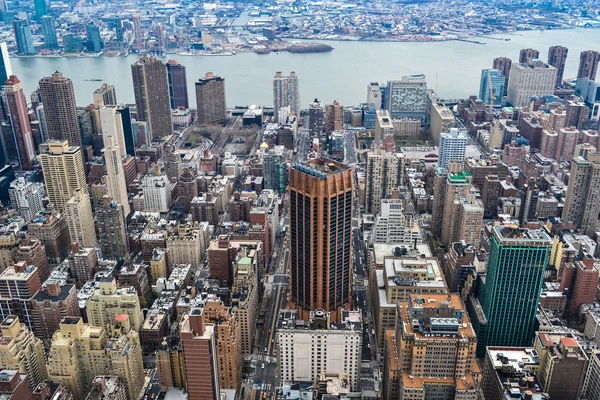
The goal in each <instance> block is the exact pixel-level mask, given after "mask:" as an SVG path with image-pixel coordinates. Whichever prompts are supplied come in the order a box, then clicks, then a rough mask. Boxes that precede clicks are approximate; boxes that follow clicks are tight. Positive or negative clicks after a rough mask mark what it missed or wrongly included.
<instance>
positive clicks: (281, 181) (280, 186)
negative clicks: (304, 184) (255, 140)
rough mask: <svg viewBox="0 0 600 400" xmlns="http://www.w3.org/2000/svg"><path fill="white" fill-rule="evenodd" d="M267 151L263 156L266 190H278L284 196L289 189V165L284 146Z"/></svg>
mask: <svg viewBox="0 0 600 400" xmlns="http://www.w3.org/2000/svg"><path fill="white" fill-rule="evenodd" d="M276 147H278V148H274V149H267V150H266V151H265V154H264V155H263V178H264V185H265V189H273V190H276V191H277V193H279V194H283V193H285V191H286V189H287V183H288V182H287V172H288V171H287V169H288V168H287V164H286V162H285V150H284V149H282V146H276Z"/></svg>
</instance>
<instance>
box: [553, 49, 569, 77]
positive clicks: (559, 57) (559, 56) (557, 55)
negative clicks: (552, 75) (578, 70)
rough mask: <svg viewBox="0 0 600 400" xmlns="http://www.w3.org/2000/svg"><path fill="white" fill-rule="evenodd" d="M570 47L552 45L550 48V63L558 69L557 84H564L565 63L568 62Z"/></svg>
mask: <svg viewBox="0 0 600 400" xmlns="http://www.w3.org/2000/svg"><path fill="white" fill-rule="evenodd" d="M568 53H569V49H567V48H566V47H565V46H558V45H557V46H550V48H549V49H548V64H549V65H552V66H553V67H554V68H556V69H557V70H558V73H557V75H556V86H557V87H559V86H562V81H563V75H564V73H565V65H566V64H567V54H568Z"/></svg>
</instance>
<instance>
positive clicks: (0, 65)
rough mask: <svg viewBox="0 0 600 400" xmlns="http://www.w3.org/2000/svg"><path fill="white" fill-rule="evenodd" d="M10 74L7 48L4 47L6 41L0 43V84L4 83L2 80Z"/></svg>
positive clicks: (10, 68) (4, 80)
mask: <svg viewBox="0 0 600 400" xmlns="http://www.w3.org/2000/svg"><path fill="white" fill-rule="evenodd" d="M12 74H13V73H12V67H11V65H10V58H9V56H8V48H7V47H6V42H2V43H0V84H2V85H4V82H6V80H7V79H8V77H9V76H11V75H12Z"/></svg>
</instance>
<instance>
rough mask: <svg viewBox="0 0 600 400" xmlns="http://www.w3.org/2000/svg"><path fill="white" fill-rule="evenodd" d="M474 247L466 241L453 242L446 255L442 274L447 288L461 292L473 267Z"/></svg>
mask: <svg viewBox="0 0 600 400" xmlns="http://www.w3.org/2000/svg"><path fill="white" fill-rule="evenodd" d="M474 262H475V247H474V246H473V245H471V244H468V243H467V242H454V243H452V245H451V246H450V251H449V252H448V255H447V256H446V263H445V265H444V274H445V276H446V283H447V284H448V290H449V291H450V292H452V293H461V291H462V288H463V287H464V286H465V283H466V281H467V275H468V274H469V273H470V271H473V270H474V269H475V266H474V265H473V264H474Z"/></svg>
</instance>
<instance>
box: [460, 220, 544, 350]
mask: <svg viewBox="0 0 600 400" xmlns="http://www.w3.org/2000/svg"><path fill="white" fill-rule="evenodd" d="M551 247H552V240H551V239H550V236H549V235H548V233H547V232H546V231H545V230H542V229H525V228H518V227H517V226H516V225H501V226H495V227H493V228H492V237H491V248H490V258H489V262H488V269H487V274H486V276H485V278H484V279H483V281H482V284H481V288H480V291H479V300H477V299H474V298H472V299H470V303H471V304H470V312H471V318H472V322H473V326H474V328H475V329H476V332H477V357H484V355H485V348H486V347H487V346H521V347H523V346H531V345H532V341H533V337H534V334H535V316H536V310H537V305H538V301H539V298H540V293H541V290H542V282H543V281H544V270H545V269H546V265H547V263H548V257H549V255H550V249H551Z"/></svg>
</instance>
